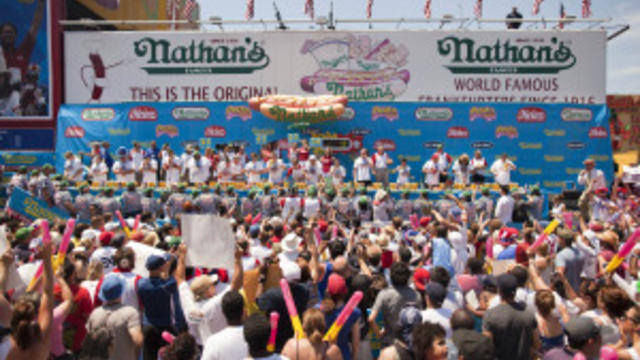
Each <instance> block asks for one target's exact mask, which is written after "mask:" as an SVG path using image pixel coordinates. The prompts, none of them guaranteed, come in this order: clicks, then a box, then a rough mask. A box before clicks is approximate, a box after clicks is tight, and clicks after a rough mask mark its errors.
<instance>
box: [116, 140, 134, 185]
mask: <svg viewBox="0 0 640 360" xmlns="http://www.w3.org/2000/svg"><path fill="white" fill-rule="evenodd" d="M116 155H118V160H116V162H115V163H113V169H111V170H113V173H114V174H115V175H116V181H117V182H119V183H124V184H127V183H130V182H135V181H136V179H135V168H134V167H133V162H132V161H131V158H130V157H129V152H128V151H127V149H126V148H125V147H124V146H121V147H119V148H118V150H117V151H116Z"/></svg>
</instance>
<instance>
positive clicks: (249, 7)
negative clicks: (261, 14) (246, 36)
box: [244, 0, 254, 20]
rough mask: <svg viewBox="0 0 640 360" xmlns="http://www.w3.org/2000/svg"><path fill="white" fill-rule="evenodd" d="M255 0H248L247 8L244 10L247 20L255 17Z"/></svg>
mask: <svg viewBox="0 0 640 360" xmlns="http://www.w3.org/2000/svg"><path fill="white" fill-rule="evenodd" d="M253 5H254V0H247V10H246V11H245V12H244V18H245V20H251V19H253V15H254V6H253Z"/></svg>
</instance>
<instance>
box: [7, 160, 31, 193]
mask: <svg viewBox="0 0 640 360" xmlns="http://www.w3.org/2000/svg"><path fill="white" fill-rule="evenodd" d="M15 188H20V189H22V190H24V191H27V189H28V188H29V181H28V179H27V167H26V166H24V165H23V166H20V167H19V168H18V171H16V172H14V173H13V175H12V176H11V179H10V180H9V184H8V185H7V197H11V193H12V192H13V189H15Z"/></svg>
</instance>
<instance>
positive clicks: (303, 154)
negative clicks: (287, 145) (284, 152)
mask: <svg viewBox="0 0 640 360" xmlns="http://www.w3.org/2000/svg"><path fill="white" fill-rule="evenodd" d="M295 152H296V157H297V158H298V161H300V163H301V164H304V163H306V162H307V160H309V156H310V154H311V151H310V149H309V141H308V140H307V139H300V146H298V148H297V149H295Z"/></svg>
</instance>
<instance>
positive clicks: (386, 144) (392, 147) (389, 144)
mask: <svg viewBox="0 0 640 360" xmlns="http://www.w3.org/2000/svg"><path fill="white" fill-rule="evenodd" d="M378 146H382V148H383V149H384V150H385V151H396V142H395V141H393V140H391V139H379V140H376V142H374V143H373V148H374V149H377V148H378Z"/></svg>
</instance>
